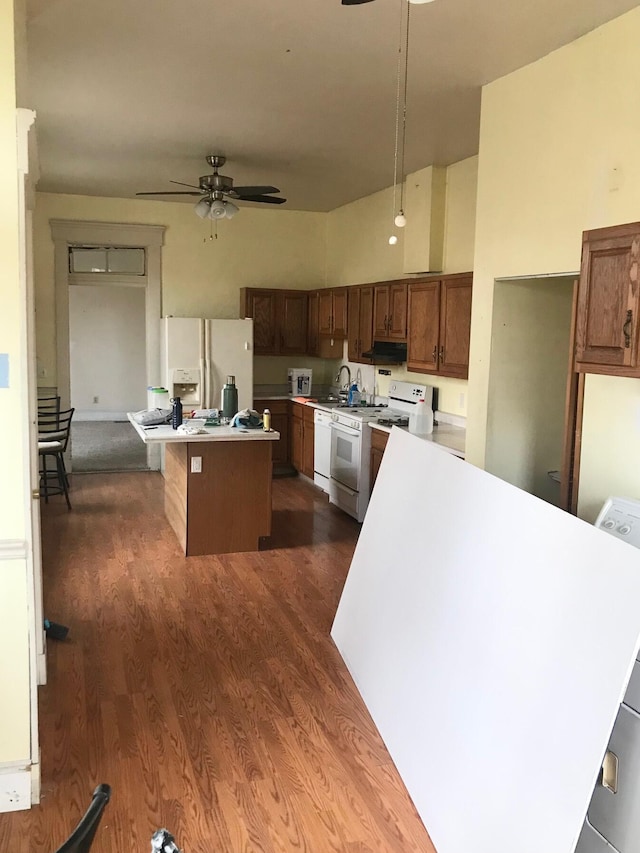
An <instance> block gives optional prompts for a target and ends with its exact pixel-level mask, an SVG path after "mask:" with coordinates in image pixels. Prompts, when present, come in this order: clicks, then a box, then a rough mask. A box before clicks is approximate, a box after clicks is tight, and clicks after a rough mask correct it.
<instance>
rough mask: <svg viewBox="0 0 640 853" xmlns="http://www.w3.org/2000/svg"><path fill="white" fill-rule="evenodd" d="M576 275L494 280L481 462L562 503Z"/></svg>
mask: <svg viewBox="0 0 640 853" xmlns="http://www.w3.org/2000/svg"><path fill="white" fill-rule="evenodd" d="M574 281H575V275H562V276H545V277H533V278H522V279H511V280H502V281H497V282H496V284H495V291H494V301H493V326H492V329H493V333H492V343H491V370H490V376H489V405H488V416H487V457H486V464H485V468H486V470H487V471H489V472H490V473H492V474H495V475H496V476H497V477H500V478H501V479H503V480H506V481H507V482H509V483H511V484H512V485H514V486H518V487H519V488H521V489H524V490H525V491H527V492H529V493H530V494H532V495H535V496H536V497H539V498H541V499H542V500H545V501H547V502H548V503H552V504H554V505H555V506H561V495H560V472H561V468H562V454H563V446H564V428H565V410H566V390H567V375H568V367H569V346H570V337H571V325H572V308H573V285H574Z"/></svg>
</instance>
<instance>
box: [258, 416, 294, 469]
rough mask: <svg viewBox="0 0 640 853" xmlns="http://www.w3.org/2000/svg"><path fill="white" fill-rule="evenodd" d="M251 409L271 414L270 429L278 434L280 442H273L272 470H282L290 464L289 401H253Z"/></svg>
mask: <svg viewBox="0 0 640 853" xmlns="http://www.w3.org/2000/svg"><path fill="white" fill-rule="evenodd" d="M253 408H254V409H255V410H256V412H259V413H260V414H262V413H263V412H264V410H265V409H269V411H270V412H271V429H274V430H275V431H276V432H279V433H280V441H274V442H273V469H274V471H275V470H277V469H281V468H284V467H286V466H288V465H290V464H291V460H290V451H289V401H288V400H254V401H253Z"/></svg>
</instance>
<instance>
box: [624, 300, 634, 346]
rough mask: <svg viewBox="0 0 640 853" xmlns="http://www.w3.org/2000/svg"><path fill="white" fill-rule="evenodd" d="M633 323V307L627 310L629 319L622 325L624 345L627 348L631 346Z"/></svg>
mask: <svg viewBox="0 0 640 853" xmlns="http://www.w3.org/2000/svg"><path fill="white" fill-rule="evenodd" d="M632 323H633V311H632V310H631V308H629V310H628V311H627V320H626V322H625V324H624V326H623V327H622V334H623V335H624V347H625V349H629V347H630V346H631V325H632Z"/></svg>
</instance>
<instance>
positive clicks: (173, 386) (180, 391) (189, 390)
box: [169, 367, 201, 406]
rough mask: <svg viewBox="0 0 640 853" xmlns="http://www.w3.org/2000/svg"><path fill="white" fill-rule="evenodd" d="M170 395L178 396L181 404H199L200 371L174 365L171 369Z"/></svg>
mask: <svg viewBox="0 0 640 853" xmlns="http://www.w3.org/2000/svg"><path fill="white" fill-rule="evenodd" d="M169 391H170V392H171V397H180V399H181V401H182V405H183V406H199V405H200V402H201V401H200V371H199V370H198V369H195V368H193V369H190V370H185V369H184V368H181V367H176V368H174V369H173V370H172V371H171V382H170V385H169Z"/></svg>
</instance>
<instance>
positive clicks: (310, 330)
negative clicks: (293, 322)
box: [307, 290, 319, 355]
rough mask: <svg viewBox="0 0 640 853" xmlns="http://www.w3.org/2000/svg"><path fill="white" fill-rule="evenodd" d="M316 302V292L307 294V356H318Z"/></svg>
mask: <svg viewBox="0 0 640 853" xmlns="http://www.w3.org/2000/svg"><path fill="white" fill-rule="evenodd" d="M318 302H319V294H318V291H317V290H314V291H312V292H311V293H309V301H308V315H307V317H308V323H307V353H308V355H318V348H319V339H318V322H319V315H318Z"/></svg>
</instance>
